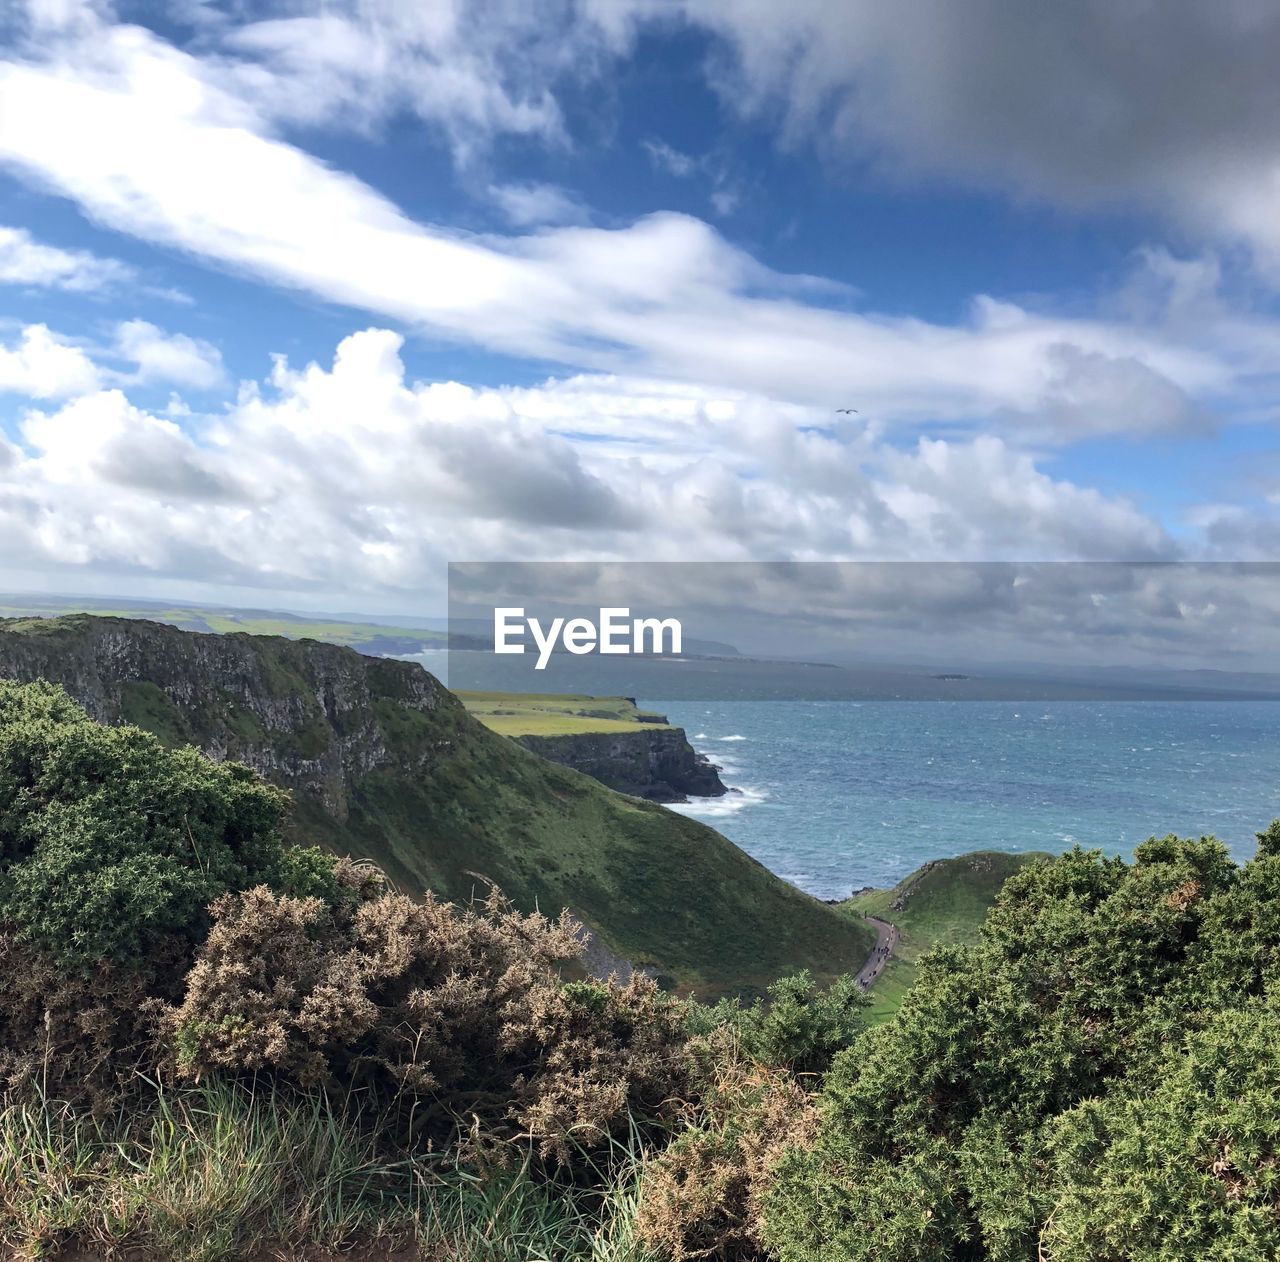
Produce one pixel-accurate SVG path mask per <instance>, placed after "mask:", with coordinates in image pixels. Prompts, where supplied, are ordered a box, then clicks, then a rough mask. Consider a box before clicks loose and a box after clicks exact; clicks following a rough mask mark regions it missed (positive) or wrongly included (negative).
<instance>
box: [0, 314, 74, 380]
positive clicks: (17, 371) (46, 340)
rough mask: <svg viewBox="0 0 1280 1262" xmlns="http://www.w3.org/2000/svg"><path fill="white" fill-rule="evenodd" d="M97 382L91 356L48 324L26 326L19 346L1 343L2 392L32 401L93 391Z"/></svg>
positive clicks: (0, 377)
mask: <svg viewBox="0 0 1280 1262" xmlns="http://www.w3.org/2000/svg"><path fill="white" fill-rule="evenodd" d="M98 381H99V373H98V369H97V368H96V367H95V366H94V363H93V361H92V360H91V359H90V358H89V356H88V355H86V354H85V352H84V351H83V350H81V349H80V347H78V346H75V345H72V344H71V343H70V342H67V341H65V340H63V339H62V338H60V337H58V336H57V335H56V334H54V333H51V332H50V331H49V329H48V327H47V326H46V325H43V324H29V325H27V326H26V328H24V329H23V330H22V333H21V336H20V338H19V340H18V342H17V344H16V345H13V346H6V345H4V344H2V343H0V390H11V391H13V392H14V393H16V394H22V395H26V396H27V397H28V398H32V399H60V398H68V397H70V396H72V395H76V394H83V393H84V392H86V391H88V390H93V389H95V388H96V387H97V385H98Z"/></svg>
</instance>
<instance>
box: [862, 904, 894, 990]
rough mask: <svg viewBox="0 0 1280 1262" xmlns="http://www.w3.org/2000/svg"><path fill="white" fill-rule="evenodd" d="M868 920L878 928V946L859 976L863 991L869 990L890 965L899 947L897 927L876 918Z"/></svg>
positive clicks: (868, 918) (870, 917) (872, 917)
mask: <svg viewBox="0 0 1280 1262" xmlns="http://www.w3.org/2000/svg"><path fill="white" fill-rule="evenodd" d="M866 920H867V923H868V924H872V925H875V927H876V945H875V949H874V950H873V951H872V952H871V957H870V959H868V960H867V962H866V963H865V964H864V965H863V966H862V971H861V972H860V973H859V974H858V978H857V981H858V985H859V986H861V987H862V989H863V990H867V989H869V988H870V986H871V983H872V982H874V981H875V979H876V978H877V977H879V976H880V974H881V972H882V971H883V970H884V966H885V965H886V964H888V962H889V960H890V958H891V957H892V955H893V948H894V947H896V946H897V945H898V926H897V925H891V924H890V923H889V922H888V921H887V920H880V919H878V918H877V917H875V916H868V917H866Z"/></svg>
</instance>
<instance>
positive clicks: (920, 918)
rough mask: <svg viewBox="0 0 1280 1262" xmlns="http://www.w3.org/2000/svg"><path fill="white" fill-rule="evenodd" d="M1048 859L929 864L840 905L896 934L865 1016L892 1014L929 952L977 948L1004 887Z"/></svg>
mask: <svg viewBox="0 0 1280 1262" xmlns="http://www.w3.org/2000/svg"><path fill="white" fill-rule="evenodd" d="M1050 857H1051V856H1050V855H1048V854H1046V853H1044V852H1042V851H1038V850H1035V851H1029V852H1027V853H1025V854H1009V853H1007V852H1006V851H1003V850H976V851H974V852H972V853H971V854H963V855H958V856H957V857H956V858H954V859H934V860H931V861H930V862H929V863H926V864H925V865H924V866H923V867H920V868H917V869H916V870H915V871H914V872H912V873H911V875H910V876H907V877H904V878H903V879H902V880H901V881H899V882H898V884H897V885H895V886H894V887H893V888H892V889H887V890H867V891H864V892H863V893H861V894H855V895H854V896H853V897H852V898H849V899H846V900H845V901H844V902H843V903H841V904H840V909H841V910H842V911H843V912H845V913H846V914H848V915H851V916H855V917H861V916H863V915H868V916H875V917H877V918H878V919H880V920H888V921H891V922H892V923H893V924H895V925H897V927H898V931H899V933H900V934H901V937H900V939H899V942H898V946H897V948H896V950H895V951H894V955H893V958H892V959H891V960H890V961H889V963H888V965H886V967H885V970H884V972H883V973H882V974H881V975H880V977H879V978H877V980H876V984H875V985H874V986H873V987H872V988H871V992H870V995H871V1015H872V1016H873V1017H875V1018H877V1019H880V1020H883V1019H884V1018H886V1017H889V1016H892V1015H893V1013H895V1012H896V1011H897V1010H898V1006H899V1004H901V1002H902V997H903V995H904V994H906V992H907V991H908V990H909V989H910V987H911V985H912V983H913V982H914V981H915V977H916V962H917V961H918V960H919V958H920V956H921V955H923V954H924V953H925V952H926V951H928V950H929V949H930V948H931V947H933V946H969V945H971V944H973V943H975V942H977V940H978V930H979V929H980V928H981V927H982V922H983V921H984V920H985V919H986V918H987V912H988V911H990V910H991V908H992V907H993V906H994V905H995V901H996V897H997V896H998V895H999V893H1000V890H1001V889H1002V888H1003V887H1004V883H1005V881H1007V880H1008V879H1009V878H1010V877H1011V876H1012V875H1013V874H1014V873H1015V872H1017V871H1019V870H1020V869H1021V868H1023V867H1025V866H1026V865H1027V864H1028V863H1032V862H1035V861H1036V860H1038V859H1048V858H1050Z"/></svg>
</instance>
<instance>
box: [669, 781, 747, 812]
mask: <svg viewBox="0 0 1280 1262" xmlns="http://www.w3.org/2000/svg"><path fill="white" fill-rule="evenodd" d="M768 799H769V794H768V793H767V792H766V791H765V790H764V789H757V788H753V787H752V786H751V785H749V784H747V785H741V786H740V787H737V788H733V789H730V790H729V792H728V793H726V794H725V795H724V796H723V797H718V798H690V799H689V800H688V801H687V802H675V803H672V805H670V806H669V807H668V808H667V809H668V810H671V811H679V812H680V814H681V815H692V816H694V817H695V818H697V819H727V818H728V817H729V816H730V815H737V814H738V812H739V811H745V810H746V809H747V807H749V806H759V805H760V803H761V802H766V801H768Z"/></svg>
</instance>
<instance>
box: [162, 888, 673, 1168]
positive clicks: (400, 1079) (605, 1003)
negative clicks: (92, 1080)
mask: <svg viewBox="0 0 1280 1262" xmlns="http://www.w3.org/2000/svg"><path fill="white" fill-rule="evenodd" d="M213 915H214V926H213V929H212V931H211V932H210V934H209V937H208V940H207V941H206V942H205V944H204V946H203V947H202V949H201V951H200V955H199V958H198V960H197V962H196V964H195V967H194V968H193V969H192V971H191V975H190V977H189V979H188V982H187V991H186V998H185V1000H184V1002H183V1003H182V1004H181V1006H180V1007H178V1008H176V1009H175V1010H174V1011H173V1012H172V1014H171V1016H170V1017H169V1028H170V1029H171V1031H172V1036H173V1041H174V1045H175V1047H176V1049H177V1062H178V1066H179V1068H180V1070H181V1071H182V1072H183V1073H184V1074H185V1075H187V1076H188V1077H199V1076H201V1075H203V1074H207V1073H210V1072H223V1073H232V1074H240V1073H256V1072H261V1071H271V1072H273V1073H277V1074H280V1075H283V1076H284V1077H285V1078H286V1079H287V1080H288V1081H291V1082H293V1083H296V1084H298V1085H300V1086H303V1087H314V1086H324V1085H327V1086H333V1085H338V1084H340V1085H343V1086H345V1087H348V1088H350V1087H352V1086H363V1087H367V1088H368V1089H369V1090H370V1091H371V1093H372V1095H373V1097H374V1098H375V1099H378V1100H381V1101H384V1102H386V1103H387V1104H388V1105H390V1104H392V1103H394V1102H396V1101H399V1102H400V1104H401V1111H402V1113H403V1114H404V1116H405V1121H406V1124H407V1125H408V1126H409V1127H410V1128H411V1130H412V1133H413V1138H414V1139H415V1141H416V1142H418V1143H421V1142H424V1141H425V1139H426V1138H428V1137H430V1138H437V1137H440V1136H441V1135H442V1134H443V1133H447V1132H448V1131H450V1130H452V1129H453V1128H454V1127H456V1126H457V1125H459V1124H461V1125H463V1126H464V1127H467V1126H469V1127H471V1130H472V1134H471V1139H472V1141H473V1143H481V1144H483V1143H486V1142H492V1141H502V1140H510V1139H516V1138H519V1137H521V1136H523V1137H525V1138H527V1139H529V1140H530V1141H532V1143H533V1144H534V1146H535V1147H536V1149H537V1151H538V1152H539V1153H540V1154H541V1155H543V1156H550V1157H554V1158H555V1159H556V1160H557V1161H559V1162H561V1163H567V1162H569V1161H570V1160H571V1159H573V1158H574V1156H575V1155H576V1154H579V1153H582V1152H590V1151H591V1150H593V1149H597V1148H599V1147H600V1146H601V1145H602V1144H604V1143H606V1142H607V1141H608V1140H609V1138H610V1136H611V1135H613V1134H614V1133H617V1132H621V1131H625V1130H626V1129H627V1128H628V1127H629V1126H632V1125H635V1124H636V1123H637V1122H639V1123H641V1124H643V1123H644V1122H645V1121H646V1120H648V1121H656V1120H657V1119H658V1118H659V1117H660V1116H661V1115H662V1114H663V1113H664V1112H665V1111H668V1110H669V1107H670V1106H669V1102H670V1101H672V1100H673V1099H674V1098H675V1097H676V1096H678V1094H679V1093H680V1092H681V1091H682V1090H683V1089H684V1087H685V1085H686V1071H687V1061H686V1057H685V1054H684V1042H685V1037H684V1031H683V1026H684V1019H685V1013H684V1005H683V1003H681V1002H680V1001H679V1000H676V999H673V998H671V997H669V996H667V995H664V994H663V993H662V992H661V991H659V990H658V989H657V987H656V986H655V985H654V983H653V982H652V981H650V980H649V979H648V978H645V977H643V976H640V975H636V976H635V977H634V978H633V979H632V980H631V981H630V982H628V983H627V984H626V985H621V984H618V983H616V982H612V981H610V982H569V983H565V982H563V981H562V980H561V977H560V973H559V966H560V965H562V964H563V963H565V962H566V961H568V960H571V959H575V958H576V957H577V956H578V955H579V954H580V953H581V951H582V949H583V943H582V938H581V933H580V931H579V930H578V928H577V926H576V925H575V924H574V923H573V922H572V921H570V920H569V919H568V918H567V916H563V917H561V918H560V919H559V920H557V921H550V920H547V919H546V918H545V917H543V916H539V915H528V916H526V915H521V914H520V913H519V912H517V911H515V910H514V909H513V908H511V907H510V906H508V905H507V904H506V903H504V902H503V901H502V899H501V897H500V896H498V895H496V894H495V895H493V896H491V897H490V899H489V900H488V901H487V902H486V903H485V904H484V905H483V906H480V907H475V908H462V907H458V906H456V905H454V904H451V903H445V902H440V901H439V900H437V899H435V898H432V897H431V896H430V895H428V896H427V898H426V899H425V901H423V902H421V903H415V902H413V901H411V900H410V899H408V898H405V897H404V896H403V895H400V894H394V893H389V892H385V891H383V892H377V891H376V890H370V891H366V896H365V897H364V898H363V899H362V900H361V901H359V902H358V903H349V904H342V903H340V904H338V905H336V906H334V905H327V904H325V903H324V902H322V901H321V900H319V899H315V898H305V899H298V898H292V897H288V896H277V895H275V894H273V893H272V892H271V891H270V890H267V889H265V888H257V889H253V890H250V891H248V892H247V893H244V894H239V895H234V896H231V895H228V896H225V897H223V898H222V899H220V900H219V901H218V902H217V903H215V904H214V907H213Z"/></svg>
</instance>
